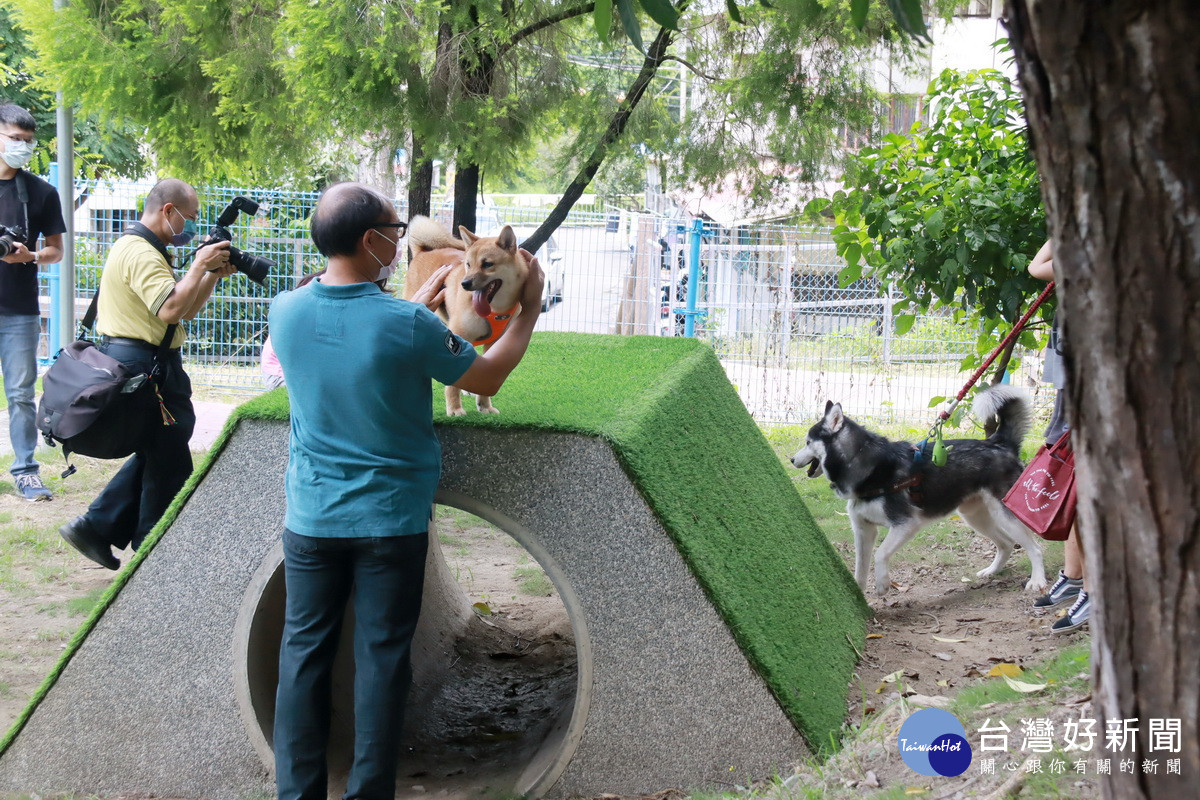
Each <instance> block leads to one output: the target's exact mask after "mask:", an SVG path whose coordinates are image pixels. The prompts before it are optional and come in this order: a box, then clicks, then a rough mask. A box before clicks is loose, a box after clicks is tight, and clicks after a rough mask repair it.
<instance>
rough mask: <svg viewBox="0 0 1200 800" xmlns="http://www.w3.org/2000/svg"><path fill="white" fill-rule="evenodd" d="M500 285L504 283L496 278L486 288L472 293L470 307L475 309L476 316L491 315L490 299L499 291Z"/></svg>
mask: <svg viewBox="0 0 1200 800" xmlns="http://www.w3.org/2000/svg"><path fill="white" fill-rule="evenodd" d="M502 283H504V281H502V280H500V279H499V278H497V279H496V280H494V281H492V282H491V283H489V284H488V285H487V286H485V287H483V288H482V289H479V290H477V291H475V292H473V293H472V295H471V307H472V308H474V309H475V313H476V314H478V315H479V316H481V317H486V316H487V315H488V314H491V313H492V298H494V297H495V296H496V292H498V291H500V285H501V284H502Z"/></svg>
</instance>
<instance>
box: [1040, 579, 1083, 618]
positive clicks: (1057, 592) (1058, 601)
mask: <svg viewBox="0 0 1200 800" xmlns="http://www.w3.org/2000/svg"><path fill="white" fill-rule="evenodd" d="M1082 591H1083V578H1068V577H1067V574H1066V573H1065V572H1063V571H1062V570H1061V569H1060V570H1059V571H1058V580H1056V581H1055V582H1054V585H1053V586H1051V587H1050V591H1048V592H1046V594H1044V595H1042V596H1041V597H1039V598H1038V599H1037V600H1034V601H1033V610H1034V611H1037V612H1039V613H1041V612H1043V611H1049V610H1050V609H1052V608H1058V607H1059V606H1061V605H1063V604H1064V603H1069V602H1071V601H1072V600H1074V599H1075V598H1076V597H1078V596H1079V593H1080V592H1082Z"/></svg>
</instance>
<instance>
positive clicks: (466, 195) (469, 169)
mask: <svg viewBox="0 0 1200 800" xmlns="http://www.w3.org/2000/svg"><path fill="white" fill-rule="evenodd" d="M478 197H479V165H478V164H462V165H460V166H459V167H458V169H457V170H455V172H454V223H453V225H451V226H450V230H451V232H452V233H453V234H454V235H455V236H458V226H459V225H462V226H463V227H464V228H466V229H467V230H469V231H470V232H471V233H478V232H479V231H477V230H475V203H476V202H477V198H478Z"/></svg>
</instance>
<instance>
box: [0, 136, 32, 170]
mask: <svg viewBox="0 0 1200 800" xmlns="http://www.w3.org/2000/svg"><path fill="white" fill-rule="evenodd" d="M35 147H36V145H35V144H34V143H33V142H13V141H10V142H8V143H6V144H5V146H4V152H3V153H0V158H3V159H4V163H5V164H8V165H9V166H10V167H12V168H13V169H24V168H25V167H27V166H29V162H30V161H32V160H33V150H34V148H35Z"/></svg>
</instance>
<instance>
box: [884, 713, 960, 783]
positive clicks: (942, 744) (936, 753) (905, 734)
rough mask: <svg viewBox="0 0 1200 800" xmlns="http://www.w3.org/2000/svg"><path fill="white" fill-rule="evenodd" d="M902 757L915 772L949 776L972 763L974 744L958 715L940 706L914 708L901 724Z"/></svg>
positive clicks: (900, 742) (958, 773) (957, 773)
mask: <svg viewBox="0 0 1200 800" xmlns="http://www.w3.org/2000/svg"><path fill="white" fill-rule="evenodd" d="M897 745H898V746H899V747H900V758H902V759H903V760H904V764H905V766H907V767H908V768H909V769H911V770H912V771H913V772H918V773H920V774H922V775H928V776H930V777H934V776H937V775H942V776H945V777H947V778H949V777H953V776H955V775H962V774H963V773H964V772H966V771H967V767H969V766H971V744H970V742H968V741H967V732H966V729H964V728H963V725H962V723H961V722H959V721H958V717H956V716H954V715H953V714H951V713H950V712H949V711H943V710H942V709H940V708H922V709H920V710H919V711H914V712H913V713H912V714H910V715H909V717H908V719H906V720H904V724H903V725H901V726H900V735H899V737H897Z"/></svg>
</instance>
